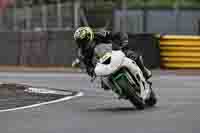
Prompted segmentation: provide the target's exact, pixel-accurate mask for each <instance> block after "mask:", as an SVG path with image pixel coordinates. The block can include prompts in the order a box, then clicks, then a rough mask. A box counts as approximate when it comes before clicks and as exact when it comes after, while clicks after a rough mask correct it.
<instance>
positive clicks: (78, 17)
mask: <svg viewBox="0 0 200 133" xmlns="http://www.w3.org/2000/svg"><path fill="white" fill-rule="evenodd" d="M55 1H56V2H55V3H54V4H48V5H46V4H43V2H42V3H41V4H38V5H32V4H25V5H24V6H17V5H15V6H14V7H12V8H8V9H6V11H5V13H4V14H3V15H2V16H1V18H0V20H1V21H0V22H1V23H0V25H1V26H0V30H1V31H21V30H29V31H30V30H34V29H35V28H36V29H37V28H41V29H44V30H46V29H48V30H49V29H50V30H72V29H74V28H76V27H78V26H80V25H91V26H94V27H105V26H107V27H108V26H110V25H111V24H112V22H111V21H112V10H113V6H114V3H112V2H101V1H100V2H93V1H90V2H85V3H83V2H82V4H81V1H80V0H74V1H72V0H68V1H67V2H64V3H61V1H60V0H55ZM105 18H106V19H105ZM108 18H110V19H108ZM108 20H109V21H108Z"/></svg>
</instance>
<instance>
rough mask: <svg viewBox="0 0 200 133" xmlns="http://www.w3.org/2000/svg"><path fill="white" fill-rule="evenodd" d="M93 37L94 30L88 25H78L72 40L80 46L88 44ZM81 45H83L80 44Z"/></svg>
mask: <svg viewBox="0 0 200 133" xmlns="http://www.w3.org/2000/svg"><path fill="white" fill-rule="evenodd" d="M93 39H94V32H93V31H92V29H91V28H90V27H79V28H78V29H77V30H76V31H75V33H74V40H75V41H76V43H77V44H78V45H79V46H80V47H87V46H84V45H88V44H90V42H92V41H93ZM81 45H83V46H81Z"/></svg>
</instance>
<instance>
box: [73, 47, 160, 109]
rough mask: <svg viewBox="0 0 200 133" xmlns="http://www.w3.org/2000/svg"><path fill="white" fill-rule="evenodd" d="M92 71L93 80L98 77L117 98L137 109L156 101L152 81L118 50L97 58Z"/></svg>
mask: <svg viewBox="0 0 200 133" xmlns="http://www.w3.org/2000/svg"><path fill="white" fill-rule="evenodd" d="M74 63H78V60H75V62H74ZM94 72H95V75H96V76H95V77H94V78H93V80H95V79H96V77H100V78H101V79H102V82H104V84H106V85H107V86H108V87H109V88H110V89H111V90H113V91H114V92H115V93H116V94H117V95H118V96H119V99H125V100H129V101H130V102H131V103H132V104H133V105H134V106H135V107H136V108H137V109H140V110H141V109H144V108H145V107H152V106H154V105H155V104H156V103H157V98H156V95H155V92H154V90H153V89H152V83H151V82H149V81H147V80H146V79H145V78H144V76H143V74H142V71H141V70H140V68H139V67H138V66H137V64H136V63H135V62H134V61H133V60H131V59H129V58H127V57H126V56H125V54H124V53H123V52H122V51H120V50H118V51H114V50H112V51H111V52H107V53H105V54H104V56H102V57H101V58H100V59H98V62H97V64H96V67H95V69H94ZM103 79H104V80H103ZM105 79H106V80H105Z"/></svg>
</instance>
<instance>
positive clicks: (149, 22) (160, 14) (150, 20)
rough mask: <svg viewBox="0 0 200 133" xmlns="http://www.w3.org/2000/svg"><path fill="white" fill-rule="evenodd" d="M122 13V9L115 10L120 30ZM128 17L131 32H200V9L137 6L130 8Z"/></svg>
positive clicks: (117, 27) (187, 33) (115, 26)
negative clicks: (145, 7) (142, 7)
mask: <svg viewBox="0 0 200 133" xmlns="http://www.w3.org/2000/svg"><path fill="white" fill-rule="evenodd" d="M122 15H123V13H122V12H121V11H120V10H116V11H115V14H114V19H115V20H114V29H115V31H120V16H122ZM126 19H127V23H126V25H127V31H128V32H131V33H156V34H185V35H197V34H200V9H192V8H182V9H179V10H178V11H177V10H176V9H173V8H147V9H145V11H144V10H143V9H141V8H136V9H129V10H128V12H127V16H126Z"/></svg>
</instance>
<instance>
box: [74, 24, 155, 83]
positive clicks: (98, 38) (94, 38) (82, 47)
mask: <svg viewBox="0 0 200 133" xmlns="http://www.w3.org/2000/svg"><path fill="white" fill-rule="evenodd" d="M74 40H75V42H76V44H77V45H78V59H77V60H76V61H75V63H77V62H79V61H82V62H83V63H84V65H85V67H86V71H87V73H88V75H89V76H91V77H93V76H94V68H95V65H96V61H95V58H94V57H95V56H98V57H100V56H101V55H94V50H95V48H96V47H97V46H99V45H104V46H102V47H103V49H110V48H111V50H122V51H123V52H124V53H125V55H126V56H127V57H128V58H130V59H132V60H134V61H135V62H136V64H137V65H138V66H139V67H140V69H141V70H142V72H143V75H144V77H145V78H146V79H147V80H148V79H149V78H150V77H151V76H152V74H151V71H150V70H148V69H147V68H146V67H145V66H144V63H143V59H142V56H141V55H139V54H138V53H136V52H135V51H132V50H130V49H129V48H128V35H127V34H126V33H121V32H117V33H112V32H111V31H106V30H97V31H94V30H92V29H91V28H90V27H79V28H78V29H77V30H76V31H75V33H74ZM105 44H108V45H105ZM110 44H112V45H110ZM100 49H101V48H100ZM100 51H102V49H101V50H100ZM100 53H104V52H100Z"/></svg>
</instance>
